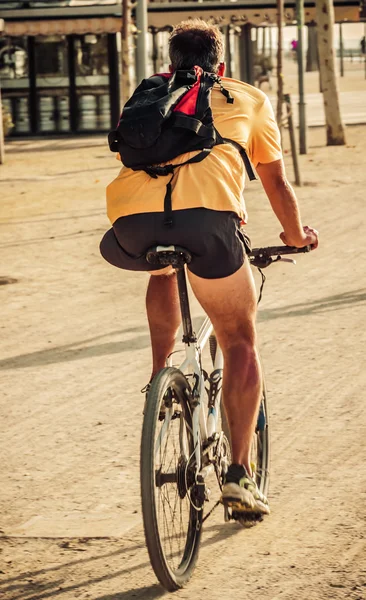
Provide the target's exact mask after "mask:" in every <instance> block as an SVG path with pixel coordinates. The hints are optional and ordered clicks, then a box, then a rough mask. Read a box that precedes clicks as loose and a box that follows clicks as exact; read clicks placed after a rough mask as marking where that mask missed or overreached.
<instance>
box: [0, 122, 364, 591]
mask: <svg viewBox="0 0 366 600" xmlns="http://www.w3.org/2000/svg"><path fill="white" fill-rule="evenodd" d="M365 134H366V128H361V127H359V128H349V132H348V135H349V146H348V147H346V148H332V149H328V148H326V147H324V132H323V131H322V130H312V131H311V133H310V144H311V148H310V152H309V154H308V155H307V156H306V157H301V168H302V173H303V178H304V180H305V183H306V185H305V186H304V187H303V188H301V189H300V190H299V192H298V195H299V198H300V201H301V206H302V212H303V216H304V222H305V223H309V224H311V225H314V226H317V227H318V228H319V229H320V231H321V235H322V243H321V248H320V249H319V251H318V252H317V253H314V254H312V255H311V256H306V257H302V258H300V259H299V260H298V264H297V266H296V267H293V266H291V265H276V266H274V267H273V268H272V269H271V270H269V271H268V274H267V275H268V279H267V284H266V287H265V293H264V299H263V303H262V305H261V310H260V317H259V332H260V340H261V349H262V354H263V357H264V362H265V366H266V373H267V385H268V388H269V396H270V402H271V417H272V447H273V461H272V483H271V494H270V499H271V507H272V511H273V512H272V515H271V516H270V517H269V518H267V519H266V520H265V521H264V522H263V523H261V524H260V525H259V526H257V527H254V528H253V529H249V530H248V529H242V528H240V527H239V526H237V525H235V524H230V525H225V524H224V523H223V518H222V517H223V515H222V511H221V510H219V509H218V510H217V511H216V513H214V515H213V517H212V518H211V519H210V520H208V521H207V526H206V528H205V531H204V535H203V544H202V550H201V555H200V559H199V563H198V568H197V570H196V572H195V575H194V577H193V579H192V581H191V582H190V584H189V586H188V587H187V588H186V589H185V590H182V591H180V592H178V593H176V594H175V595H174V598H177V599H182V600H183V599H187V600H188V599H190V600H191V599H194V600H201V599H202V600H203V599H206V598H211V599H213V600H216V599H217V600H218V599H220V600H221V599H226V598H230V599H231V598H233V599H235V600H241V599H243V600H244V598H245V599H248V600H254V599H257V598H258V599H259V598H260V599H261V600H275V599H277V598H278V599H286V600H295V599H296V600H310V599H311V600H322V599H325V598H330V599H333V598H336V599H353V600H356V599H359V600H360V599H361V598H366V558H365V556H366V553H365V541H364V530H365V515H366V509H365V505H366V502H365V500H366V494H365V490H366V466H365V460H364V457H365V452H366V441H365V440H366V435H365V434H366V416H365V411H364V408H363V404H364V402H363V399H364V388H365V384H366V377H365V369H364V368H363V364H364V349H365V342H366V334H365V327H364V322H365V317H366V310H365V306H366V285H365V267H364V262H365V261H364V257H363V255H362V254H361V250H362V249H363V250H365V241H364V239H365V234H364V216H365V187H366V169H365V160H364V157H365V155H366V135H365ZM81 146H85V147H84V148H82V147H81ZM7 159H8V162H7V164H6V166H4V167H2V168H1V169H0V195H1V206H0V211H1V213H0V232H1V238H0V247H1V272H0V278H1V279H0V283H6V280H8V281H9V283H7V284H6V285H5V284H4V285H1V286H0V296H1V323H0V328H1V330H0V331H1V334H2V335H1V340H2V342H1V359H0V369H1V374H0V376H1V388H2V395H1V401H0V418H1V422H2V435H1V439H0V453H1V457H2V461H1V462H2V466H1V472H0V490H1V491H0V510H1V522H0V529H1V531H2V537H1V538H0V544H1V552H0V595H1V597H2V598H3V599H4V600H21V599H22V600H42V599H53V598H60V599H61V600H73V599H74V598H82V599H83V598H91V599H92V600H124V599H130V598H131V599H132V598H140V599H143V600H149V599H153V598H160V597H162V596H163V595H164V592H163V591H162V589H161V588H160V587H159V586H158V585H157V583H156V580H155V578H154V575H153V573H152V571H151V568H150V565H149V562H148V556H147V552H146V548H145V543H144V539H143V534H142V528H141V514H140V500H139V471H138V463H139V456H138V453H139V435H140V427H141V421H142V416H141V410H142V404H143V398H142V395H141V394H140V392H139V390H140V388H141V387H142V386H143V385H144V383H145V382H146V380H147V377H148V370H149V359H150V355H149V337H148V332H147V325H146V319H145V316H144V290H145V287H146V279H145V277H144V276H143V275H137V274H136V275H135V274H132V273H123V274H122V273H121V272H119V271H118V270H117V269H113V268H112V267H109V266H108V265H107V264H105V263H103V261H102V259H101V258H100V257H99V254H98V241H99V239H100V237H101V235H102V232H103V231H104V230H105V229H106V227H107V226H108V224H107V220H106V218H105V216H104V199H103V196H104V187H105V185H106V183H107V182H108V181H109V180H110V179H111V178H112V176H113V175H114V173H115V172H116V171H117V169H118V165H116V164H115V163H114V159H113V157H112V158H111V157H110V155H109V154H108V152H107V149H106V145H105V143H104V140H101V139H100V138H93V139H89V140H87V139H84V140H82V142H80V140H63V141H47V140H44V141H37V142H35V141H28V142H13V143H12V144H11V145H10V146H9V148H8V155H7ZM290 173H291V168H290ZM247 198H248V205H249V210H250V216H251V219H250V226H249V227H248V231H249V234H250V235H251V237H252V239H253V240H254V243H255V245H260V244H275V243H277V241H278V238H277V235H278V233H279V227H278V225H277V223H276V220H275V218H274V217H273V216H272V213H271V211H270V209H269V206H268V202H267V201H266V199H265V197H264V194H263V192H262V191H261V190H260V187H259V184H254V185H251V186H250V189H249V190H248V193H247ZM14 280H15V281H14ZM193 311H194V315H195V317H196V318H197V319H198V318H200V317H201V316H202V311H201V309H200V308H199V307H198V306H197V304H196V303H194V304H193ZM165 597H166V598H170V597H173V596H172V595H169V594H166V595H165Z"/></svg>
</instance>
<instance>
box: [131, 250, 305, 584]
mask: <svg viewBox="0 0 366 600" xmlns="http://www.w3.org/2000/svg"><path fill="white" fill-rule="evenodd" d="M310 250H311V247H310V246H306V247H304V248H293V247H288V246H280V247H277V246H275V247H269V248H257V249H253V250H252V252H251V253H250V255H249V259H250V262H251V264H252V265H253V266H256V267H257V268H258V269H259V271H260V273H261V275H262V284H261V288H260V293H259V299H258V302H259V301H260V299H261V296H262V290H263V285H264V282H265V276H264V275H263V272H262V269H263V268H265V267H268V266H269V265H270V264H273V263H274V262H277V261H279V260H285V261H289V262H295V261H293V260H292V259H286V258H282V256H283V255H286V254H295V253H300V252H308V251H310ZM273 257H275V258H273ZM146 258H147V260H148V262H149V263H151V264H152V265H164V266H168V265H172V266H173V267H174V269H175V270H176V272H177V279H178V290H179V298H180V307H181V314H182V324H183V343H184V345H185V353H186V357H185V360H184V361H183V363H182V364H181V365H180V367H179V369H178V368H175V367H173V366H171V358H170V363H169V365H168V366H167V367H165V368H164V369H162V370H161V371H159V373H158V374H157V375H156V376H155V377H154V379H153V381H152V382H151V385H150V387H149V390H148V392H147V401H146V404H145V410H144V421H143V429H142V442H141V471H140V477H141V498H142V514H143V523H144V530H145V538H146V543H147V548H148V552H149V557H150V562H151V565H152V567H153V570H154V572H155V574H156V576H157V578H158V580H159V581H160V583H161V584H162V585H163V586H164V587H165V588H166V589H167V590H168V591H174V590H177V589H179V588H181V587H182V586H183V585H184V584H185V583H187V581H188V580H189V578H190V577H191V575H192V573H193V570H194V567H195V564H196V561H197V557H198V550H199V544H200V539H201V533H202V524H203V522H204V521H205V520H206V519H207V518H208V517H209V516H210V514H211V513H212V511H213V510H214V508H216V506H217V505H218V504H219V502H220V501H218V502H216V504H215V506H214V507H213V509H211V510H210V511H209V513H208V514H207V515H205V516H204V515H203V513H204V505H205V502H206V500H208V490H207V485H206V483H205V482H206V481H207V478H208V476H209V475H210V474H211V473H215V475H216V478H217V481H218V484H219V487H220V489H221V488H222V485H223V481H224V476H225V473H226V471H227V468H228V465H229V464H230V462H231V450H230V436H229V431H228V427H227V423H226V418H225V413H224V411H221V410H220V400H221V380H222V369H223V355H222V351H221V349H220V347H219V345H218V343H217V340H216V338H215V334H214V332H213V328H212V324H211V322H210V320H209V318H208V317H206V318H205V320H204V322H203V323H202V325H201V327H200V329H199V332H198V334H197V336H196V335H195V333H194V331H193V327H192V320H191V314H190V308H189V301H188V290H187V281H186V275H185V265H186V264H189V262H190V261H191V254H190V253H189V251H187V250H186V249H185V248H181V247H179V246H169V247H164V246H156V247H153V248H150V249H149V250H148V251H147V253H146ZM207 341H208V342H209V347H210V354H211V359H212V365H213V370H212V372H211V373H210V374H208V373H207V372H206V371H205V370H204V369H203V368H202V361H201V355H202V352H203V349H204V347H205V345H206V344H207ZM206 392H207V402H206ZM220 415H221V429H220V427H219V418H220ZM168 451H170V452H168ZM252 458H253V463H255V465H256V468H255V473H256V482H257V485H258V487H259V489H260V491H261V492H263V493H264V494H265V495H267V492H268V485H269V461H270V440H269V422H268V407H267V395H266V388H265V385H264V382H263V393H262V399H261V403H260V410H259V415H258V421H257V427H256V431H255V435H254V439H253V445H252ZM224 518H225V521H229V520H231V519H234V520H237V521H239V522H242V520H243V519H244V517H243V515H242V513H238V512H236V511H235V510H232V509H229V508H227V507H225V508H224Z"/></svg>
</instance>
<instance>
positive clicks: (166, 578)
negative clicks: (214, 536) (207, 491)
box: [141, 367, 204, 591]
mask: <svg viewBox="0 0 366 600" xmlns="http://www.w3.org/2000/svg"><path fill="white" fill-rule="evenodd" d="M189 397H190V388H189V384H188V382H187V380H186V378H185V377H184V375H183V373H182V372H181V371H179V370H178V369H175V368H172V367H167V368H165V369H162V370H161V371H160V372H159V373H158V374H157V375H156V377H155V378H154V380H153V382H152V384H151V387H150V390H149V393H148V398H147V403H146V404H147V406H146V410H145V416H144V422H143V428H142V441H141V498H142V515H143V523H144V530H145V537H146V544H147V548H148V552H149V556H150V561H151V565H152V567H153V569H154V572H155V574H156V576H157V578H158V579H159V581H160V583H161V584H162V585H163V586H164V587H165V588H166V589H167V590H168V591H174V590H177V589H178V588H180V587H182V586H183V585H184V584H185V583H186V582H187V581H188V579H189V578H190V577H191V575H192V572H193V569H194V566H195V563H196V561H197V557H198V549H199V543H200V538H201V523H202V513H203V511H202V505H203V493H204V487H203V486H202V485H199V484H197V483H196V473H195V452H194V443H193V435H192V414H191V407H190V404H189Z"/></svg>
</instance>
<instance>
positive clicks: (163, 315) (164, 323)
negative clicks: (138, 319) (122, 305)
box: [146, 269, 181, 377]
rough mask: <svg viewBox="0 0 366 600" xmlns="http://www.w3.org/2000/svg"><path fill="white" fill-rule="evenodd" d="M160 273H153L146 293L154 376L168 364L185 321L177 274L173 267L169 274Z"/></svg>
mask: <svg viewBox="0 0 366 600" xmlns="http://www.w3.org/2000/svg"><path fill="white" fill-rule="evenodd" d="M158 273H159V272H157V273H156V274H154V275H152V276H151V277H150V281H149V285H148V288H147V293H146V309H147V318H148V321H149V327H150V337H151V346H152V358H153V367H152V374H151V377H153V376H154V375H156V373H157V372H158V371H160V369H162V368H163V367H165V364H166V359H167V357H168V356H169V354H170V353H171V352H173V350H174V344H175V338H176V336H177V332H178V328H179V325H180V322H181V316H180V308H179V296H178V285H177V276H176V274H175V272H174V271H172V270H171V269H170V273H169V274H165V275H160V274H158Z"/></svg>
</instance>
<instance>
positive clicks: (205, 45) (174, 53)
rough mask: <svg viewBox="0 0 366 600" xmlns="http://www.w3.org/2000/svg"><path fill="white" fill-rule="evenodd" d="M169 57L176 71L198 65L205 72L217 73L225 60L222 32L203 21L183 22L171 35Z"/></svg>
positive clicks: (190, 20)
mask: <svg viewBox="0 0 366 600" xmlns="http://www.w3.org/2000/svg"><path fill="white" fill-rule="evenodd" d="M169 56H170V61H171V65H172V68H173V69H174V70H177V69H183V70H189V69H192V68H193V67H194V66H195V65H197V66H199V67H202V69H203V70H204V71H208V72H210V73H216V71H217V69H218V66H219V64H220V62H222V61H223V60H224V40H223V37H222V34H221V31H220V30H219V28H218V27H216V25H211V24H209V23H206V21H203V20H202V19H189V20H188V21H182V22H181V23H179V24H178V25H177V26H176V27H174V29H173V31H172V33H171V34H170V38H169Z"/></svg>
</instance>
